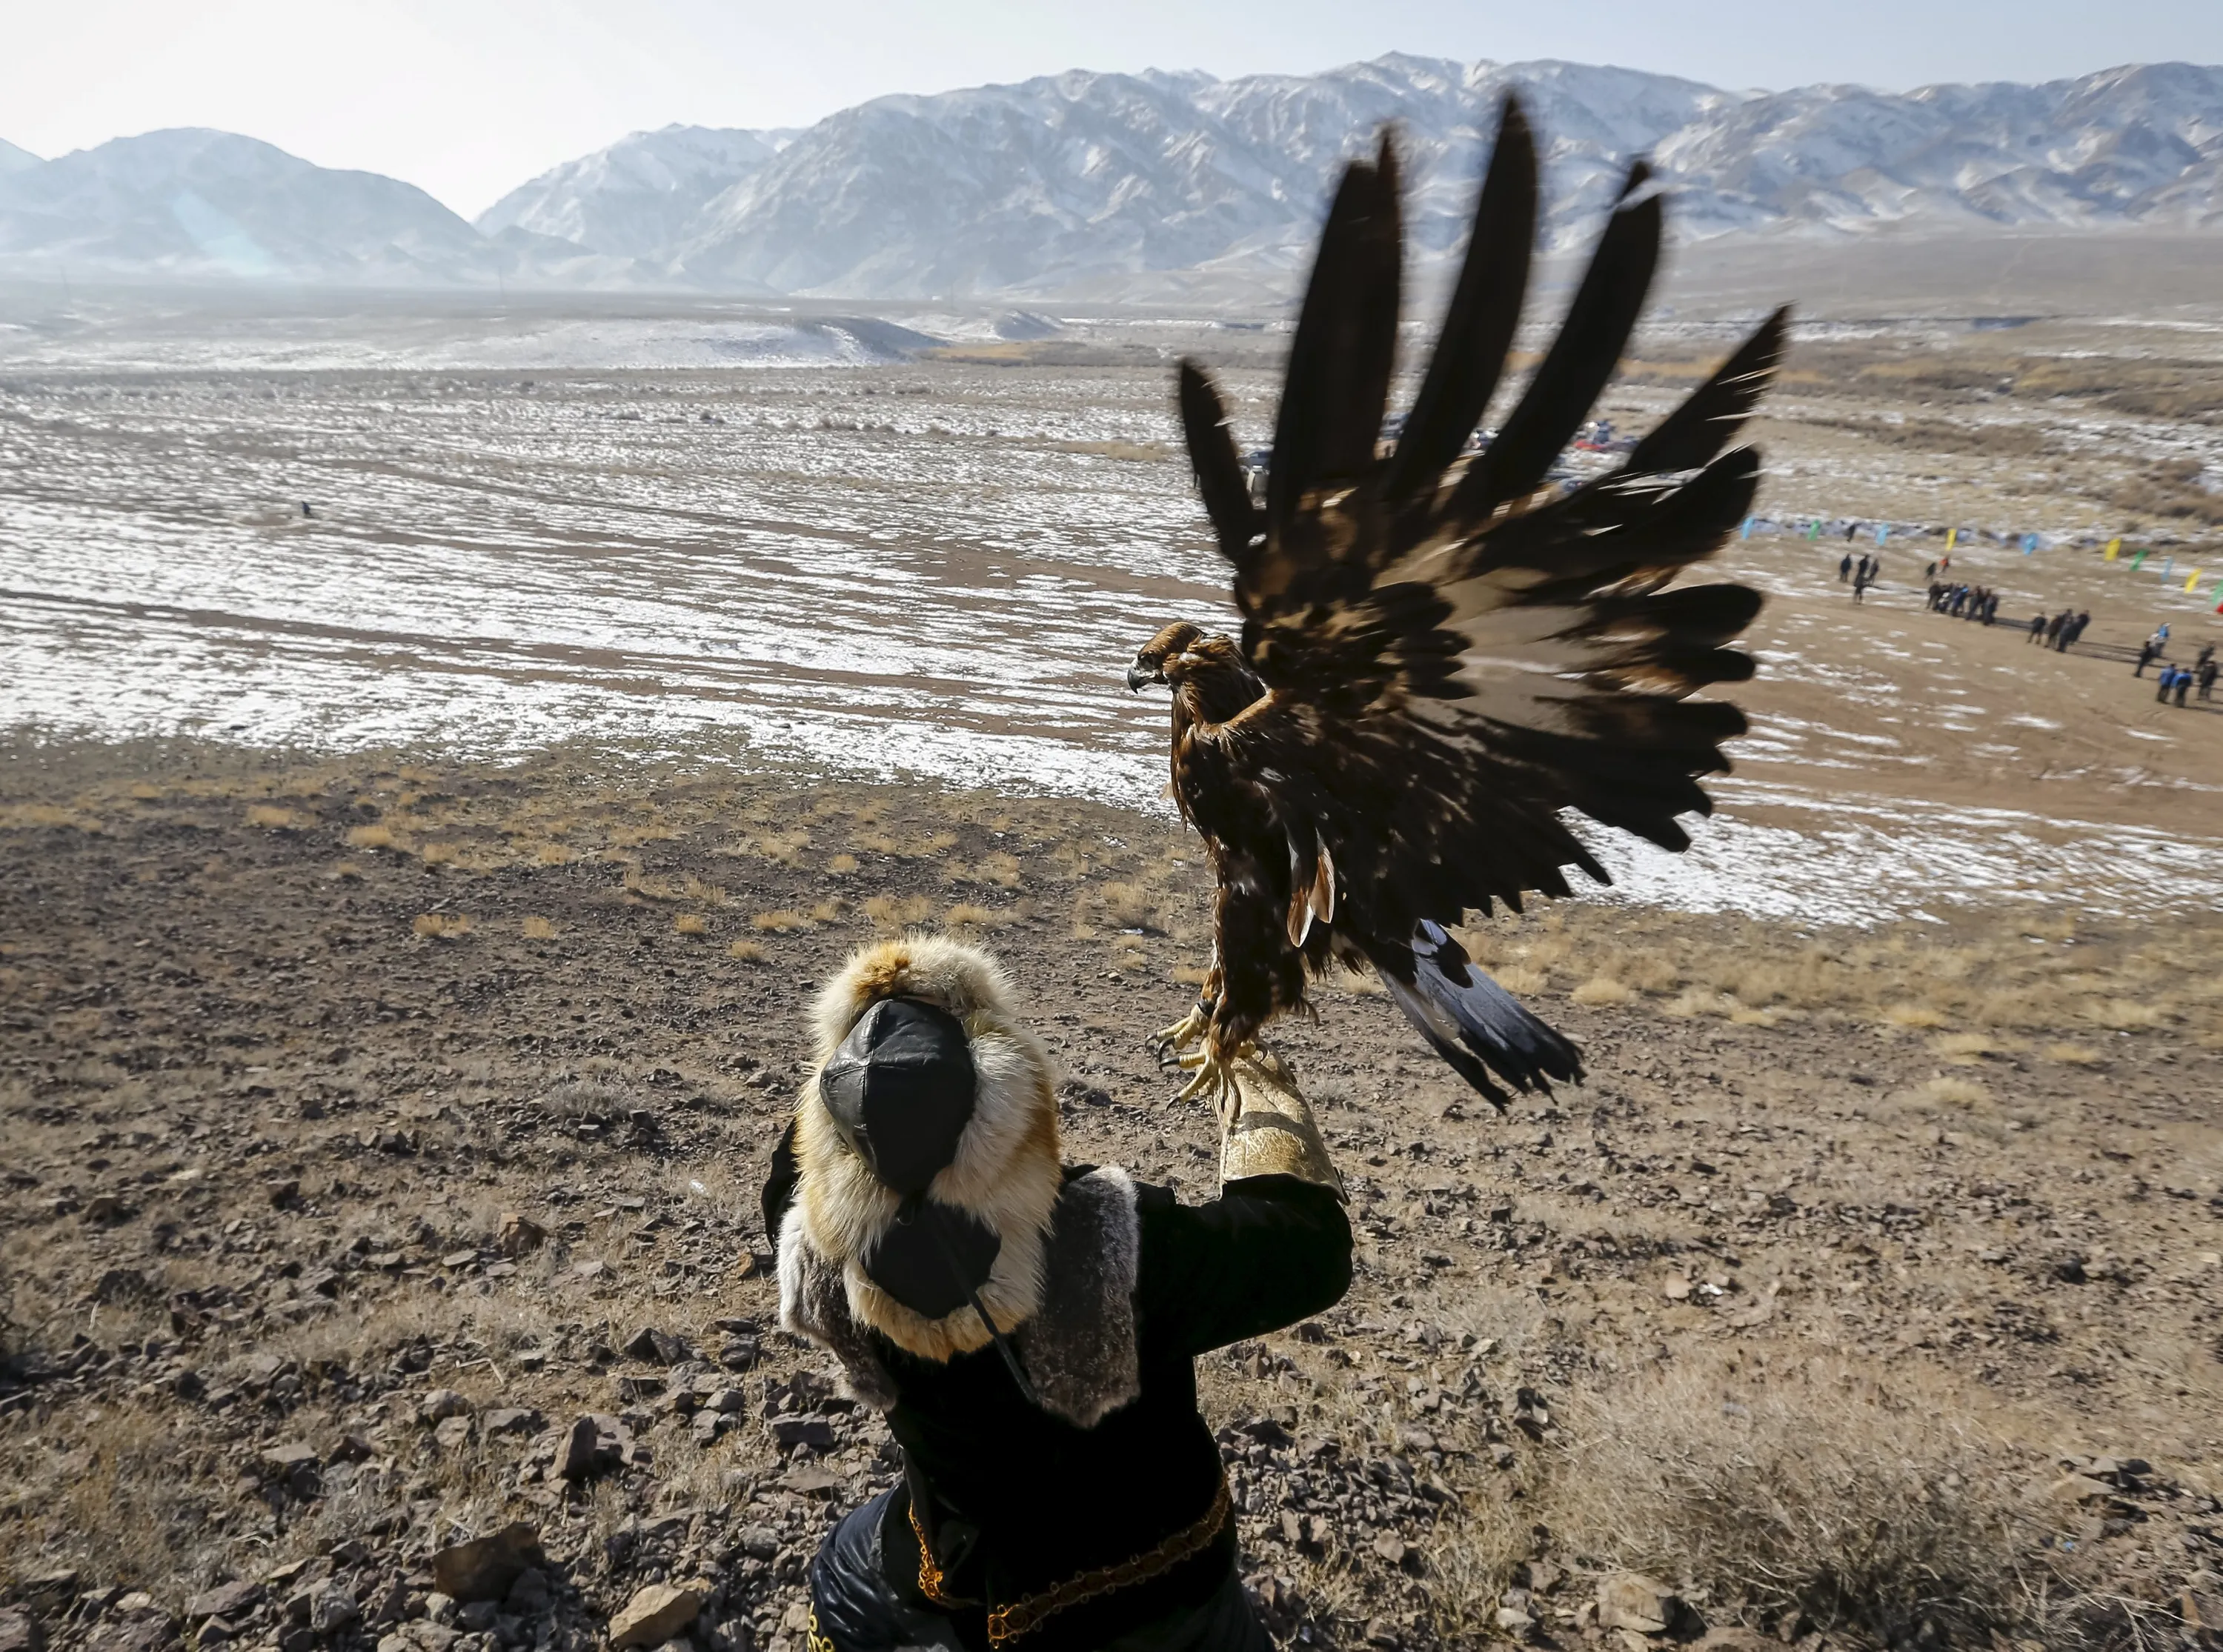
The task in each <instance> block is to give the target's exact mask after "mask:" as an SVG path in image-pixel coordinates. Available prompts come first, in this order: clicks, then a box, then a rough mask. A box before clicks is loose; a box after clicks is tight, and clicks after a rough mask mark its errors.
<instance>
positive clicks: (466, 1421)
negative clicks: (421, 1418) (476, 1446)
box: [432, 1416, 471, 1452]
mask: <svg viewBox="0 0 2223 1652" xmlns="http://www.w3.org/2000/svg"><path fill="white" fill-rule="evenodd" d="M432 1441H433V1443H434V1444H435V1445H437V1446H438V1447H439V1448H440V1449H441V1450H443V1451H450V1452H453V1451H461V1450H462V1449H463V1448H464V1447H465V1446H467V1445H469V1444H470V1442H471V1419H470V1418H469V1417H468V1416H450V1417H444V1418H443V1419H442V1420H441V1421H440V1422H439V1423H437V1424H436V1425H435V1426H434V1427H433V1429H432Z"/></svg>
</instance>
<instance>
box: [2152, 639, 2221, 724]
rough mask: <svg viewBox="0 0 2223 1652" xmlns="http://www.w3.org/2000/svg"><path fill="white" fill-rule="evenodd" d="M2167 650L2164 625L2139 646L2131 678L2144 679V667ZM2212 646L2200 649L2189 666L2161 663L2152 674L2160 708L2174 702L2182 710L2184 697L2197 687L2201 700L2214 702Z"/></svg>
mask: <svg viewBox="0 0 2223 1652" xmlns="http://www.w3.org/2000/svg"><path fill="white" fill-rule="evenodd" d="M2168 646H2169V627H2168V626H2167V625H2163V627H2162V628H2161V629H2160V630H2159V631H2156V632H2154V634H2153V635H2152V636H2151V637H2149V638H2146V639H2145V641H2144V643H2142V644H2139V645H2138V669H2137V670H2135V671H2133V672H2132V673H2131V675H2132V676H2135V677H2142V676H2144V675H2145V674H2146V667H2148V666H2150V665H2151V664H2152V663H2154V662H2155V661H2156V660H2158V659H2160V658H2161V656H2162V650H2164V649H2166V648H2167V647H2168ZM2215 673H2216V664H2215V644H2213V643H2209V644H2205V645H2204V646H2203V647H2202V648H2201V650H2200V655H2199V657H2198V658H2197V659H2195V660H2194V661H2193V663H2191V664H2190V665H2170V664H2168V663H2166V662H2164V663H2163V666H2162V668H2161V669H2160V670H2159V671H2158V672H2157V673H2156V674H2155V677H2156V681H2155V685H2154V698H2155V699H2156V700H2159V701H2160V702H2161V703H2162V704H2163V705H2168V704H2169V703H2170V702H2171V701H2174V702H2175V703H2176V704H2177V705H2179V706H2182V704H2184V697H2185V695H2186V694H2188V693H2189V692H2190V691H2191V689H2192V688H2193V686H2194V685H2195V683H2196V684H2198V685H2199V688H2200V698H2201V699H2202V700H2213V699H2214V697H2215Z"/></svg>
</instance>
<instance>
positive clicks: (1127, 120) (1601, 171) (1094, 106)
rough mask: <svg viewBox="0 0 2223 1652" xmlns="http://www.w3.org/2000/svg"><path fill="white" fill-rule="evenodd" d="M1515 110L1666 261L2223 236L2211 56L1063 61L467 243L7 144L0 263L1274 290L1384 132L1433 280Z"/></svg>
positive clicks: (545, 193) (214, 158) (245, 274)
mask: <svg viewBox="0 0 2223 1652" xmlns="http://www.w3.org/2000/svg"><path fill="white" fill-rule="evenodd" d="M1511 91H1518V92H1519V94H1520V95H1521V97H1523V98H1524V99H1525V100H1526V101H1527V104H1528V107H1529V112H1530V115H1531V117H1532V119H1533V123H1534V125H1535V127H1536V129H1537V131H1538V133H1539V135H1540V139H1541V143H1542V161H1543V166H1544V171H1545V186H1546V219H1545V222H1544V223H1543V225H1542V237H1543V240H1544V242H1545V243H1546V246H1547V247H1551V248H1566V247H1571V246H1573V245H1577V244H1579V243H1580V242H1583V241H1584V240H1586V239H1587V237H1588V236H1590V234H1591V233H1593V232H1594V227H1595V224H1596V220H1597V218H1598V217H1599V215H1600V214H1601V213H1602V212H1603V210H1605V207H1606V206H1607V204H1609V201H1610V200H1611V199H1612V198H1613V196H1614V194H1615V192H1616V191H1617V189H1618V188H1619V185H1620V182H1621V180H1622V178H1623V177H1624V176H1625V174H1626V171H1627V168H1628V165H1629V164H1630V162H1631V161H1632V160H1633V159H1634V158H1635V157H1636V156H1637V155H1638V154H1649V155H1650V156H1651V157H1652V160H1653V163H1654V165H1655V166H1656V168H1657V169H1658V172H1659V175H1660V178H1661V180H1662V182H1663V184H1664V185H1666V187H1668V188H1669V189H1671V190H1672V191H1673V192H1674V194H1675V202H1674V206H1673V210H1672V213H1671V215H1670V222H1671V224H1672V227H1673V230H1674V233H1675V234H1677V235H1678V236H1680V237H1681V238H1683V239H1685V240H1692V241H1698V240H1707V239H1711V238H1716V237H1720V236H1798V237H1802V238H1817V237H1818V238H1829V237H1849V236H1866V235H1870V234H1873V233H1875V232H1878V231H1885V230H1888V231H1894V232H1898V233H1902V234H1905V233H1914V234H1930V233H1936V234H1943V235H1968V234H1991V233H1995V232H2002V231H2005V232H2030V231H2048V232H2051V231H2060V230H2078V229H2140V228H2149V229H2170V230H2177V231H2183V230H2195V231H2200V232H2203V233H2204V232H2208V231H2214V230H2217V229H2223V67H2214V66H2199V65H2193V64H2183V63H2163V64H2134V65H2125V66H2119V67H2116V68H2112V69H2106V70H2101V71H2099V72H2094V73H2093V74H2089V75H2084V76H2079V77H2074V78H2069V79H2059V80H2054V81H2047V82H2042V83H2035V84H2028V83H2018V82H2006V81H1994V82H1977V83H1951V84H1940V85H1931V86H1924V87H1917V88H1915V89H1914V90H1913V91H1908V92H1903V93H1896V92H1883V91H1875V90H1873V89H1871V88H1867V87H1861V86H1853V85H1813V86H1804V87H1795V88H1792V89H1790V90H1788V91H1732V90H1725V89H1722V88H1720V87H1716V86H1710V85H1704V84H1703V83H1701V82H1697V81H1692V80H1686V79H1679V78H1677V77H1674V76H1668V75H1659V74H1653V73H1649V72H1645V71H1640V70H1633V69H1622V68H1615V67H1609V66H1596V65H1586V64H1577V63H1568V62H1561V61H1555V60H1544V61H1538V62H1532V63H1516V64H1500V63H1495V62H1491V61H1488V60H1483V61H1479V62H1475V63H1463V62H1459V61H1457V60H1451V59H1439V58H1427V57H1420V56H1415V55H1412V54H1406V53H1389V54H1386V55H1384V56H1382V57H1380V58H1376V59H1374V60H1370V61H1368V62H1364V63H1357V64H1349V65H1345V66H1341V67H1339V68H1336V69H1332V70H1328V71H1326V72H1322V73H1319V74H1316V75H1252V76H1244V77H1237V78H1234V79H1215V78H1214V77H1212V76H1210V75H1206V74H1203V73H1201V72H1178V71H1172V72H1169V71H1160V70H1148V71H1143V72H1140V73H1136V74H1123V73H1110V72H1096V71H1090V70H1079V69H1076V70H1068V71H1066V72H1062V73H1060V74H1055V75H1043V76H1037V77H1035V78H1033V79H1028V80H1023V81H1017V82H1012V83H1010V84H1007V85H990V86H975V87H967V88H960V89H959V90H956V91H945V92H939V93H933V94H897V95H894V96H890V97H878V98H873V99H871V100H869V101H867V102H866V103H863V104H856V105H853V106H852V107H851V108H848V109H845V110H838V111H836V112H835V113H834V114H833V115H830V116H827V117H826V118H825V119H824V120H822V121H819V122H816V123H815V124H813V125H812V126H809V127H808V128H805V129H799V130H766V129H746V128H710V127H699V126H681V125H674V126H669V127H665V128H663V129H659V130H657V131H653V132H637V133H633V134H629V135H627V136H626V137H624V138H621V139H620V140H619V141H617V142H615V143H614V144H610V145H608V146H606V147H605V148H601V149H599V150H596V151H594V152H593V153H591V154H586V155H582V156H576V157H574V158H573V159H571V160H567V161H564V162H563V163H561V164H560V165H558V166H554V167H551V168H550V169H548V170H547V171H546V172H544V173H541V174H539V175H538V176H537V177H535V178H533V179H528V180H526V182H525V183H523V184H520V185H519V186H518V187H517V188H516V189H514V190H513V191H511V192H509V193H508V194H507V195H505V196H504V197H503V198H501V200H500V201H498V202H496V203H495V204H494V205H493V206H492V207H489V208H488V210H486V211H484V212H482V213H481V214H480V215H479V216H478V217H477V219H476V220H475V222H473V223H465V222H464V221H463V219H462V218H460V217H457V215H455V214H454V213H452V212H450V211H449V210H447V209H446V208H445V207H444V206H442V205H440V204H439V203H438V202H436V201H434V200H433V199H432V198H431V197H430V196H428V195H425V193H424V192H422V191H419V190H416V189H414V188H413V186H411V185H406V184H401V183H399V182H397V181H396V180H394V179H382V178H381V177H379V175H378V174H375V173H343V172H337V171H333V170H331V169H325V168H320V167H315V166H312V165H311V164H310V163H309V162H307V161H305V160H299V159H298V158H296V157H293V156H290V155H287V154H286V153H285V152H284V151H282V150H278V149H276V148H274V147H272V146H269V145H267V144H260V143H258V142H257V141H255V140H253V139H249V138H240V137H236V136H234V135H227V134H216V133H208V132H202V131H194V130H191V129H185V130H178V131H172V132H167V133H153V134H142V135H140V136H138V137H135V138H124V139H117V140H114V141H111V142H110V143H107V144H103V145H100V146H98V148H93V149H90V150H80V151H77V152H75V153H73V154H69V155H65V156H61V157H60V158H58V159H56V160H47V161H41V160H37V158H36V157H28V163H29V164H28V165H20V166H14V168H13V169H12V170H10V169H9V166H10V162H9V154H8V152H0V270H13V271H16V272H19V273H20V272H22V271H25V270H35V269H36V268H38V267H41V264H45V265H60V266H64V267H79V268H90V269H92V270H95V271H99V272H103V273H117V274H121V275H124V276H127V277H141V278H149V277H156V278H162V277H167V278H184V279H230V280H242V279H243V280H270V279H280V280H296V281H305V282H312V283H326V284H359V285H377V284H386V285H399V286H412V285H414V286H424V285H434V286H438V285H447V286H491V285H493V284H494V283H495V282H517V283H522V284H526V285H531V286H548V287H557V288H563V287H608V286H616V287H625V286H652V287H669V288H679V289H688V290H696V291H704V292H727V293H739V294H750V295H757V296H767V295H776V294H794V295H798V296H809V297H827V298H896V299H909V298H974V297H980V298H1030V297H1048V296H1050V295H1054V294H1057V293H1071V294H1078V293H1082V292H1087V293H1091V294H1093V295H1096V296H1100V297H1111V296H1117V295H1118V293H1119V292H1122V291H1155V292H1162V291H1167V290H1170V289H1174V288H1179V287H1181V286H1184V285H1187V286H1193V287H1195V288H1196V289H1197V290H1200V291H1202V290H1205V289H1206V288H1208V287H1210V286H1212V284H1214V283H1220V284H1223V285H1225V284H1229V283H1231V284H1233V285H1234V286H1237V287H1248V288H1251V289H1256V290H1262V291H1263V290H1268V289H1271V290H1280V289H1282V288H1285V287H1286V286H1288V285H1289V284H1290V283H1291V282H1293V281H1294V280H1295V279H1296V277H1297V275H1298V274H1299V273H1300V271H1301V268H1302V267H1303V265H1304V262H1305V261H1306V260H1307V257H1308V255H1309V248H1310V245H1311V242H1312V239H1313V235H1314V233H1315V229H1316V226H1317V223H1318V218H1319V213H1320V212H1321V210H1323V208H1324V205H1325V202H1326V194H1327V192H1328V190H1329V188H1330V187H1331V186H1332V179H1333V177H1334V174H1335V172H1336V170H1337V168H1338V166H1340V164H1341V163H1342V161H1343V160H1345V158H1346V157H1347V156H1349V155H1350V154H1352V153H1354V152H1355V151H1356V150H1357V148H1358V147H1359V146H1360V145H1362V144H1364V143H1368V142H1370V141H1372V135H1373V134H1374V132H1375V131H1376V129H1378V128H1379V127H1380V126H1381V125H1382V123H1383V122H1390V121H1394V122H1395V124H1396V126H1397V128H1398V129H1399V131H1400V132H1401V141H1402V146H1403V150H1404V155H1405V160H1406V163H1407V165H1406V177H1407V217H1408V222H1409V223H1410V226H1411V234H1412V238H1413V241H1414V247H1415V250H1416V255H1417V258H1418V261H1419V262H1420V264H1421V265H1422V266H1424V267H1425V266H1426V265H1427V264H1428V263H1429V262H1430V261H1432V260H1440V259H1442V258H1444V257H1445V256H1447V255H1449V254H1452V252H1454V251H1455V250H1456V248H1457V245H1458V240H1459V237H1460V236H1461V234H1462V233H1463V229H1464V219H1465V215H1466V212H1467V210H1468V206H1469V204H1470V193H1471V191H1472V188H1473V184H1474V179H1475V177H1476V175H1477V173H1478V171H1479V169H1480V166H1481V160H1482V155H1483V151H1484V149H1485V148H1486V146H1487V143H1488V141H1489V134H1490V132H1491V131H1492V130H1493V129H1494V127H1495V124H1496V110H1497V108H1498V106H1499V104H1500V103H1501V102H1502V98H1503V97H1505V96H1506V95H1507V94H1508V92H1511ZM14 153H16V154H20V153H22V152H14Z"/></svg>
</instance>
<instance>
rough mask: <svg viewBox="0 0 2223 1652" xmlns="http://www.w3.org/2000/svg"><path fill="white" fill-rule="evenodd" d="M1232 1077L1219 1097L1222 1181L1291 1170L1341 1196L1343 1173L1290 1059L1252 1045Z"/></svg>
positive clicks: (1289, 1171)
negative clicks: (1332, 1159)
mask: <svg viewBox="0 0 2223 1652" xmlns="http://www.w3.org/2000/svg"><path fill="white" fill-rule="evenodd" d="M1234 1078H1235V1082H1234V1083H1233V1084H1231V1086H1230V1087H1229V1088H1228V1090H1227V1091H1226V1092H1225V1095H1224V1096H1222V1099H1221V1101H1220V1103H1219V1128H1220V1141H1219V1181H1220V1185H1221V1186H1223V1187H1225V1185H1226V1184H1228V1183H1230V1182H1235V1181H1240V1180H1241V1179H1242V1178H1244V1177H1246V1176H1293V1177H1294V1178H1296V1179H1297V1180H1299V1181H1300V1182H1310V1183H1311V1184H1313V1186H1315V1187H1324V1188H1326V1189H1328V1190H1330V1191H1331V1192H1332V1193H1333V1194H1334V1195H1335V1196H1336V1197H1338V1198H1339V1199H1340V1198H1344V1197H1345V1194H1344V1190H1343V1178H1342V1177H1340V1176H1338V1174H1336V1169H1335V1166H1334V1165H1332V1164H1331V1163H1330V1162H1329V1161H1328V1156H1327V1144H1326V1142H1325V1141H1323V1140H1320V1133H1319V1125H1317V1124H1315V1123H1313V1109H1312V1105H1311V1103H1310V1102H1307V1101H1306V1100H1305V1098H1304V1095H1303V1092H1302V1091H1300V1090H1298V1088H1297V1076H1296V1074H1295V1073H1294V1072H1292V1071H1290V1070H1289V1065H1288V1063H1287V1062H1285V1061H1283V1060H1282V1058H1281V1057H1279V1056H1277V1055H1273V1054H1269V1052H1266V1051H1264V1050H1261V1049H1258V1048H1257V1047H1256V1046H1252V1047H1251V1048H1250V1049H1248V1050H1246V1051H1244V1053H1243V1054H1242V1055H1241V1056H1239V1057H1237V1058H1236V1061H1235V1063H1234Z"/></svg>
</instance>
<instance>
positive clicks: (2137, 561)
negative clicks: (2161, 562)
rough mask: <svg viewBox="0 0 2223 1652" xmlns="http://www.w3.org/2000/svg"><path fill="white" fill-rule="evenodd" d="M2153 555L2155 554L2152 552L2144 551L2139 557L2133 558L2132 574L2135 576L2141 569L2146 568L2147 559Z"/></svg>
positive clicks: (2139, 553)
mask: <svg viewBox="0 0 2223 1652" xmlns="http://www.w3.org/2000/svg"><path fill="white" fill-rule="evenodd" d="M2152 554H2153V553H2152V552H2151V551H2146V550H2142V551H2140V552H2138V555H2137V556H2133V557H2132V558H2131V572H2132V573H2133V574H2135V573H2137V572H2138V570H2139V569H2140V568H2144V566H2145V565H2146V558H2147V557H2148V556H2151V555H2152Z"/></svg>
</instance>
